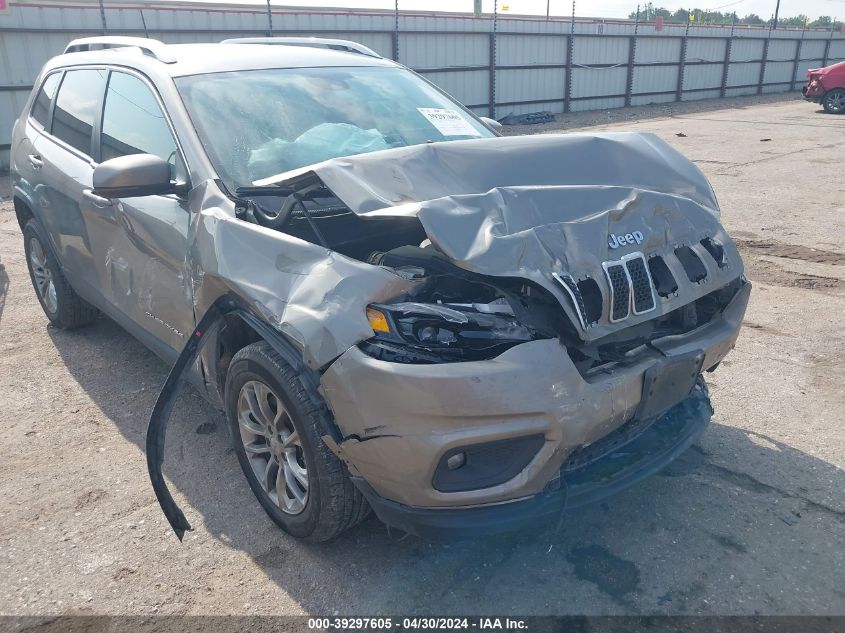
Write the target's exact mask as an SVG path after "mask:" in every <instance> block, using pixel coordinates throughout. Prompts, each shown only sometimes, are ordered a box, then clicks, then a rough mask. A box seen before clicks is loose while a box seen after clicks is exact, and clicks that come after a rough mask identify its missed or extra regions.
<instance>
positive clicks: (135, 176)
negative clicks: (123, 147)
mask: <svg viewBox="0 0 845 633" xmlns="http://www.w3.org/2000/svg"><path fill="white" fill-rule="evenodd" d="M176 190H177V184H176V183H175V182H173V181H172V180H170V163H168V162H167V161H165V160H163V159H161V158H159V157H158V156H153V155H152V154H130V155H129V156H118V157H117V158H112V159H111V160H107V161H105V162H104V163H100V164H99V165H98V166H97V168H96V169H95V170H94V190H93V193H94V194H96V195H98V196H102V197H103V198H137V197H140V196H156V195H162V194H167V193H174V192H176Z"/></svg>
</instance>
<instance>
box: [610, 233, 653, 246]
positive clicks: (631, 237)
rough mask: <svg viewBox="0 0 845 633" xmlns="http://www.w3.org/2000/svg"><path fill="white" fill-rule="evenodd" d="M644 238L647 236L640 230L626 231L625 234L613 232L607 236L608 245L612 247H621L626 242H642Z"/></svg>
mask: <svg viewBox="0 0 845 633" xmlns="http://www.w3.org/2000/svg"><path fill="white" fill-rule="evenodd" d="M643 239H645V238H644V236H643V234H642V233H640V232H639V231H633V232H632V233H625V235H614V234H613V233H611V234H610V235H608V236H607V245H608V246H609V247H610V248H619V247H620V246H625V245H626V244H634V243H636V244H642V243H643Z"/></svg>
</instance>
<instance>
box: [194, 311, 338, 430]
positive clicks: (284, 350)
mask: <svg viewBox="0 0 845 633" xmlns="http://www.w3.org/2000/svg"><path fill="white" fill-rule="evenodd" d="M216 305H220V306H221V309H220V312H221V316H220V321H221V323H220V329H219V331H218V332H217V335H216V337H215V341H214V342H213V345H209V350H208V354H209V355H208V356H206V359H205V360H206V365H207V366H209V367H211V368H213V369H212V371H213V374H214V375H213V376H210V377H209V378H211V379H212V380H211V382H213V386H214V388H215V389H216V390H217V393H218V395H219V396H220V399H221V402H222V399H223V393H224V389H225V385H226V376H227V374H228V370H229V366H230V364H231V362H232V358H233V357H234V356H235V354H237V353H238V352H239V351H240V350H242V349H243V348H244V347H246V346H247V345H250V344H252V343H257V342H260V341H264V342H266V343H267V344H268V345H270V346H271V347H272V348H273V349H274V350H275V351H276V352H277V353H278V354H279V355H280V356H281V357H282V358H283V359H284V361H285V362H286V363H287V364H288V365H290V366H291V368H293V370H294V371H295V372H296V373H297V374H299V376H300V377H301V378H302V380H303V382H305V383H306V384H307V386H308V392H309V394H311V397H312V398H314V399H318V398H319V399H321V400H322V402H320V404H321V405H322V406H327V405H326V403H325V400H324V399H323V398H322V396H321V395H320V392H319V387H320V379H321V375H320V373H319V372H318V371H317V370H315V369H312V368H311V367H309V366H308V365H307V364H306V362H305V360H304V358H303V353H302V349H301V347H300V346H299V345H297V344H296V342H295V341H293V340H292V339H291V338H290V337H289V336H287V335H286V334H285V333H284V332H280V331H279V330H278V329H276V328H274V327H273V326H272V325H270V324H269V323H267V321H265V320H264V319H262V318H261V317H260V316H259V315H257V314H255V312H254V311H253V310H251V309H249V308H248V307H246V306H245V305H244V304H243V302H242V301H241V300H240V299H239V297H237V296H227V297H224V298H221V299H218V301H217V302H216ZM326 430H327V431H328V432H329V434H330V435H331V436H332V437H333V439H335V440H337V441H340V440H341V439H342V435H341V433H340V431H339V429H337V427H336V425H334V424H332V425H331V427H330V428H329V429H326Z"/></svg>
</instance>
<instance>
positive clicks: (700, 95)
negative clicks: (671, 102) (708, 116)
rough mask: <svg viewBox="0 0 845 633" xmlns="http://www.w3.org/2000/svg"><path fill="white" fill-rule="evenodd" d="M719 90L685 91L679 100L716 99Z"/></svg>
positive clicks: (718, 95) (719, 92)
mask: <svg viewBox="0 0 845 633" xmlns="http://www.w3.org/2000/svg"><path fill="white" fill-rule="evenodd" d="M720 96H721V90H702V91H700V92H686V93H684V94H682V95H681V101H701V100H703V99H718V98H719V97H720Z"/></svg>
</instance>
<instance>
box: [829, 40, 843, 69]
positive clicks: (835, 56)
mask: <svg viewBox="0 0 845 633" xmlns="http://www.w3.org/2000/svg"><path fill="white" fill-rule="evenodd" d="M827 58H828V59H829V60H830V63H831V64H832V63H834V62H836V61H839V60H840V59H845V40H841V39H840V40H831V42H830V50H828V52H827Z"/></svg>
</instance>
